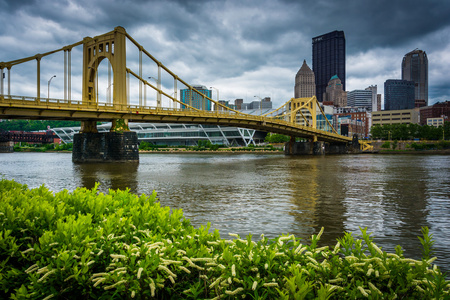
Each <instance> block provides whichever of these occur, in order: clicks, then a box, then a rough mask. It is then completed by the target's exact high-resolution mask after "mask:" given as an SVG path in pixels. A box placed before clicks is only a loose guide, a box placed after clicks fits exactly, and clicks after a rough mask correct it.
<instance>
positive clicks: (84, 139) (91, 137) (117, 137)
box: [72, 120, 139, 163]
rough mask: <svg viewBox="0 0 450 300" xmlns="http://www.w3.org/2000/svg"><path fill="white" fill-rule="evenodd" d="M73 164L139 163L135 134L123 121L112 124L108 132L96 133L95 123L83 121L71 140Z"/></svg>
mask: <svg viewBox="0 0 450 300" xmlns="http://www.w3.org/2000/svg"><path fill="white" fill-rule="evenodd" d="M72 161H73V162H74V163H110V162H139V144H138V138H137V134H136V132H131V131H129V130H128V124H127V122H126V121H125V120H117V121H115V122H113V126H112V128H111V131H110V132H102V133H99V132H97V126H96V122H95V121H83V122H82V126H81V130H80V133H78V134H75V135H74V138H73V151H72Z"/></svg>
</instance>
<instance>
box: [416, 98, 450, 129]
mask: <svg viewBox="0 0 450 300" xmlns="http://www.w3.org/2000/svg"><path fill="white" fill-rule="evenodd" d="M429 118H444V121H450V101H445V102H438V103H436V104H433V105H430V106H426V107H421V108H420V124H421V125H424V124H427V119H429Z"/></svg>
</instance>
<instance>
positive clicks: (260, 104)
mask: <svg viewBox="0 0 450 300" xmlns="http://www.w3.org/2000/svg"><path fill="white" fill-rule="evenodd" d="M254 97H255V98H258V99H259V100H261V102H260V103H259V110H260V115H261V116H262V102H263V99H262V98H261V97H259V96H254Z"/></svg>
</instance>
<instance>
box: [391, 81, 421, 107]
mask: <svg viewBox="0 0 450 300" xmlns="http://www.w3.org/2000/svg"><path fill="white" fill-rule="evenodd" d="M412 108H414V82H413V81H408V80H400V79H388V80H386V81H385V82H384V110H401V109H412Z"/></svg>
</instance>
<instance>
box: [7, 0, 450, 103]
mask: <svg viewBox="0 0 450 300" xmlns="http://www.w3.org/2000/svg"><path fill="white" fill-rule="evenodd" d="M405 4H407V7H406V6H405ZM367 10H370V11H380V12H382V13H380V14H361V11H367ZM405 11H406V12H407V13H406V14H405V13H404V12H405ZM449 13H450V4H447V3H444V2H443V1H428V3H424V2H423V1H408V2H406V1H396V2H386V3H385V2H376V3H370V6H369V3H367V4H364V3H360V2H354V1H342V2H340V3H339V4H336V2H335V1H321V2H317V3H316V2H315V1H302V2H301V3H296V2H293V1H287V0H285V1H258V2H257V1H246V2H244V3H241V2H237V1H226V2H223V1H187V2H185V1H163V2H160V1H133V2H127V3H124V2H123V1H115V0H112V1H107V2H106V1H95V2H90V1H84V0H80V1H58V2H56V1H53V2H52V1H48V0H42V1H39V2H38V1H33V0H29V1H20V2H19V1H11V0H3V1H1V0H0V17H1V18H2V21H3V22H2V27H1V28H0V40H1V41H2V42H1V43H0V61H9V60H14V59H18V58H22V57H26V56H31V55H35V54H37V53H44V52H46V51H50V50H54V49H57V48H60V47H62V46H65V45H68V44H71V43H73V42H76V41H79V40H82V39H83V37H85V36H92V37H94V36H96V35H98V34H103V33H105V32H108V31H110V30H112V29H113V28H114V27H116V26H123V27H124V28H125V29H126V30H127V32H128V33H129V34H130V35H131V36H133V37H134V38H135V39H136V40H137V41H138V42H139V43H141V44H142V45H143V46H144V48H145V49H146V50H147V51H149V52H150V53H151V54H152V55H154V56H155V57H156V58H157V59H158V60H160V61H161V62H162V63H164V64H165V65H167V66H168V67H169V68H170V69H171V70H172V71H173V72H175V73H176V74H177V75H178V76H179V77H180V78H183V79H184V80H186V81H187V82H189V83H190V84H198V83H200V84H204V85H205V86H214V87H216V88H217V89H219V90H220V95H221V97H220V98H221V99H225V100H231V99H236V98H243V99H244V101H246V102H249V101H252V98H253V97H254V96H255V95H258V96H260V97H265V96H269V97H271V98H272V100H273V102H274V107H278V106H280V105H281V104H283V103H284V102H286V101H287V100H289V99H290V98H292V97H293V96H294V93H293V90H294V85H295V74H296V73H297V71H298V70H299V68H300V67H301V65H302V62H303V60H306V62H307V64H308V65H309V66H312V55H311V39H312V38H313V37H316V36H319V35H323V34H326V33H328V32H332V31H334V30H342V31H344V32H345V37H346V43H347V45H346V59H347V61H346V75H347V76H346V79H345V82H346V90H347V91H351V90H357V89H364V88H366V87H367V86H370V85H377V86H378V89H379V90H378V93H380V94H383V95H384V90H383V89H384V82H385V81H386V80H388V79H399V78H401V63H402V58H403V56H404V55H405V54H406V53H408V52H410V51H412V50H413V49H415V48H419V49H421V50H424V51H426V53H427V56H428V60H429V88H428V90H429V104H430V105H431V104H433V103H436V102H437V101H445V100H449V99H450V86H449V85H448V79H447V78H448V74H447V70H448V69H450V41H449V39H448V38H447V37H448V36H449V34H450V20H448V18H447V15H448V14H449ZM24 20H27V21H26V22H24ZM429 20H433V21H432V22H430V21H429ZM398 24H406V25H407V26H398ZM394 29H395V30H394ZM78 63H79V62H78V61H76V59H74V60H73V61H72V65H73V66H75V65H76V64H78ZM130 63H131V64H133V63H134V62H130ZM59 65H62V63H61V62H59V61H55V62H54V61H51V62H49V63H48V64H47V66H46V67H45V68H46V69H44V70H43V74H42V77H41V82H42V83H41V86H44V85H46V84H47V79H48V78H50V76H52V75H53V73H54V71H53V69H52V68H58V66H59ZM13 71H14V70H13ZM20 71H22V72H24V73H27V72H28V73H32V74H33V75H34V76H35V65H33V64H31V65H29V66H25V67H23V68H21V70H20ZM15 74H16V73H13V76H14V75H15ZM47 75H48V76H47ZM146 75H147V76H152V77H155V75H156V74H146ZM46 76H47V77H48V78H47V77H46ZM14 78H15V79H16V80H17V79H19V80H20V79H21V76H16V77H13V79H14ZM73 80H74V82H75V83H76V80H78V78H77V76H76V74H75V75H74V76H73ZM31 82H32V83H35V80H34V81H33V80H31ZM75 83H74V84H73V86H76V84H75ZM163 84H164V82H163ZM34 90H35V89H34V88H33V87H32V86H24V87H21V89H20V90H17V89H16V92H15V90H13V91H12V94H21V93H22V94H24V95H34V93H35V92H34ZM62 91H63V78H62V77H61V76H57V77H56V78H54V79H53V81H52V91H51V93H52V96H54V97H61V98H62V95H63V92H62ZM19 92H21V93H19ZM76 95H77V91H74V92H73V98H74V99H75V96H76ZM152 95H153V94H152ZM382 98H384V97H382Z"/></svg>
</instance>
